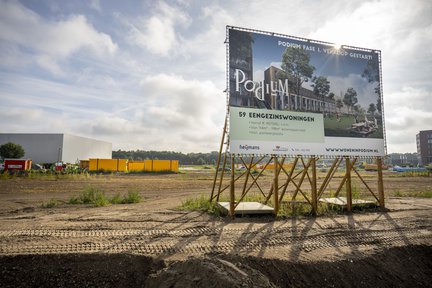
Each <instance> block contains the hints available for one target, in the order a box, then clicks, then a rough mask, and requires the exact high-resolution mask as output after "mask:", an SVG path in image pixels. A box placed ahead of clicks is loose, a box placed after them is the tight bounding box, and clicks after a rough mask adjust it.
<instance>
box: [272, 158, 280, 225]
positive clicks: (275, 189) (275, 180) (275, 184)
mask: <svg viewBox="0 0 432 288" xmlns="http://www.w3.org/2000/svg"><path fill="white" fill-rule="evenodd" d="M273 160H274V167H273V173H274V174H273V192H274V193H273V196H274V197H273V201H274V214H275V216H276V215H277V214H278V212H279V194H278V192H279V183H278V178H279V175H278V158H277V157H276V156H273Z"/></svg>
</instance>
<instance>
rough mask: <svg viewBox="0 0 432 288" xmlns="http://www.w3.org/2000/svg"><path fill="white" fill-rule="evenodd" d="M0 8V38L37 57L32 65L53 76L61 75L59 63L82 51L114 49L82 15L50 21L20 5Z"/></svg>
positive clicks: (105, 52) (107, 52) (100, 52)
mask: <svg viewBox="0 0 432 288" xmlns="http://www.w3.org/2000/svg"><path fill="white" fill-rule="evenodd" d="M0 7H1V9H0V26H1V27H2V29H0V39H1V40H2V41H5V42H7V43H12V44H15V45H18V46H20V47H22V48H23V49H22V50H23V51H29V52H27V53H29V54H30V55H31V54H33V53H34V54H36V57H35V58H36V61H35V63H36V64H38V65H40V67H42V68H44V69H46V70H48V71H50V72H53V73H54V74H58V73H60V74H61V73H62V71H60V67H59V66H58V61H60V60H63V59H66V58H68V57H70V56H71V55H73V54H74V53H77V52H78V51H80V50H82V49H86V50H87V51H88V52H91V53H93V55H95V56H97V55H112V54H113V53H115V51H116V50H117V45H116V44H115V43H113V41H112V40H111V37H110V36H108V35H107V34H104V33H100V32H98V31H96V30H95V29H94V27H93V26H92V25H91V24H90V23H89V22H88V21H87V19H86V17H85V16H83V15H71V16H70V17H68V18H66V19H63V20H59V21H49V20H47V19H44V18H42V17H40V16H39V15H38V14H36V13H35V12H33V11H32V10H30V9H27V8H26V7H24V6H22V5H21V4H19V2H15V1H2V2H1V3H0Z"/></svg>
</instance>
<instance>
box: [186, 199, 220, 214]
mask: <svg viewBox="0 0 432 288" xmlns="http://www.w3.org/2000/svg"><path fill="white" fill-rule="evenodd" d="M179 209H180V210H183V211H203V212H207V213H209V214H213V215H217V216H219V215H221V214H222V211H221V210H220V208H219V207H218V206H217V204H216V201H213V202H210V199H209V197H208V195H200V196H199V197H197V198H187V199H186V200H185V201H184V202H183V201H182V204H181V206H180V207H179Z"/></svg>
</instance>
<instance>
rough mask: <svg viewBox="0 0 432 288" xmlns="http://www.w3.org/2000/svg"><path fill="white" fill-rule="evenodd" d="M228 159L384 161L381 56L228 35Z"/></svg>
mask: <svg viewBox="0 0 432 288" xmlns="http://www.w3.org/2000/svg"><path fill="white" fill-rule="evenodd" d="M227 37H228V43H229V44H228V54H229V56H228V59H229V60H228V61H229V62H228V72H227V73H228V82H229V83H228V87H229V89H228V93H229V141H230V152H231V153H234V154H260V155H272V154H276V155H321V156H365V157H370V156H384V155H385V154H386V151H385V150H386V148H385V132H384V119H383V102H382V85H381V52H380V51H377V50H372V49H364V48H356V47H350V46H342V47H336V46H335V45H334V44H331V43H327V42H320V41H315V40H311V39H303V38H298V37H292V36H285V35H279V34H274V33H267V32H261V31H252V30H247V29H242V28H235V27H227Z"/></svg>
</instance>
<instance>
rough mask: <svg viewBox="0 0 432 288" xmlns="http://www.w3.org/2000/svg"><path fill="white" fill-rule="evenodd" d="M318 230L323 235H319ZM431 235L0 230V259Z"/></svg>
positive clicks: (321, 245) (385, 241) (389, 241)
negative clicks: (59, 254) (3, 257)
mask: <svg viewBox="0 0 432 288" xmlns="http://www.w3.org/2000/svg"><path fill="white" fill-rule="evenodd" d="M321 232H322V231H321ZM431 240H432V232H431V231H429V230H418V229H410V228H403V229H396V230H352V231H346V230H336V231H330V232H329V231H326V232H325V233H316V234H309V235H293V233H292V231H289V230H288V231H287V229H268V230H266V231H265V233H263V232H262V231H260V229H246V228H244V229H242V228H233V229H230V228H214V227H203V228H187V229H172V230H170V229H135V230H131V229H126V230H94V231H87V230H84V231H79V230H45V229H41V230H28V229H27V230H10V231H0V255H11V254H52V253H91V252H107V253H119V252H131V253H138V254H143V255H161V254H172V253H185V254H191V255H192V254H193V255H197V254H199V255H202V254H206V253H231V252H233V251H236V252H242V251H248V252H250V251H255V252H256V251H262V250H268V249H280V248H283V247H288V246H290V247H294V248H296V249H300V250H302V251H305V252H310V251H313V250H317V249H325V248H340V247H351V248H352V247H359V246H377V247H390V246H395V245H409V244H419V243H430V242H431Z"/></svg>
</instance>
